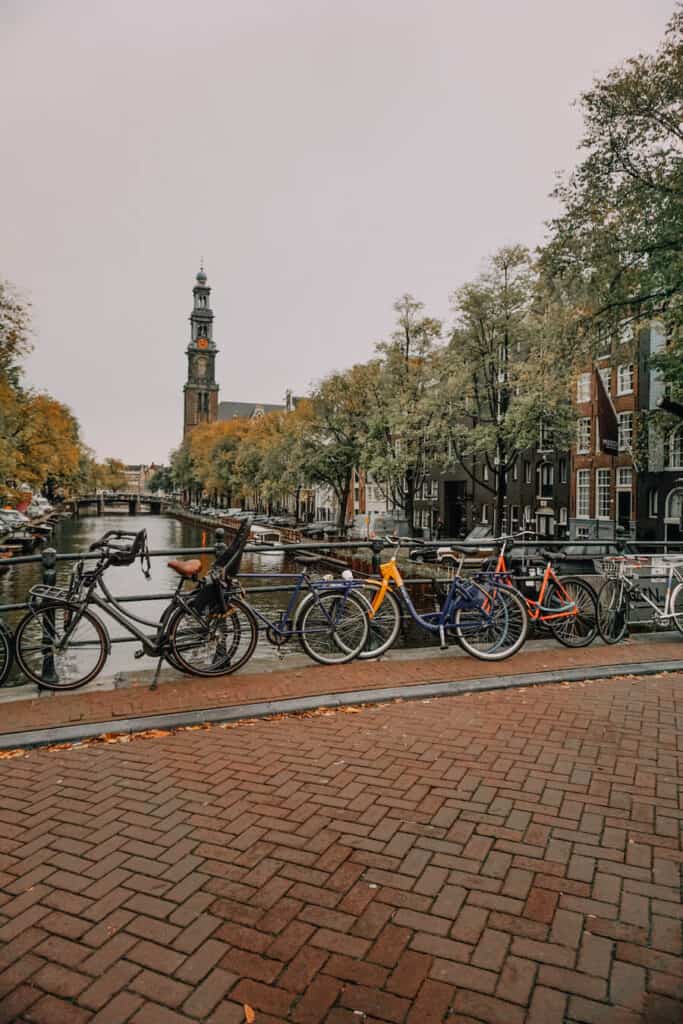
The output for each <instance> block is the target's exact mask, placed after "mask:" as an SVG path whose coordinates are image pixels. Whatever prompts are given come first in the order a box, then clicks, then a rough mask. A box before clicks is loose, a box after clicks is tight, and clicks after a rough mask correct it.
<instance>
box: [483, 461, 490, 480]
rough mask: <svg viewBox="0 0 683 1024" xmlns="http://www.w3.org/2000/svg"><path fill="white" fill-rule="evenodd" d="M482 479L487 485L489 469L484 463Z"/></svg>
mask: <svg viewBox="0 0 683 1024" xmlns="http://www.w3.org/2000/svg"><path fill="white" fill-rule="evenodd" d="M483 477H484V483H485V484H487V483H488V482H489V467H488V466H487V465H486V463H484V472H483Z"/></svg>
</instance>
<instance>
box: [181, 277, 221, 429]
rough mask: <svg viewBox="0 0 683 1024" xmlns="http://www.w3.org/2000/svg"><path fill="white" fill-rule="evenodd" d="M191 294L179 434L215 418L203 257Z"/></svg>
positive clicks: (210, 318)
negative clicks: (181, 425) (188, 339)
mask: <svg viewBox="0 0 683 1024" xmlns="http://www.w3.org/2000/svg"><path fill="white" fill-rule="evenodd" d="M192 295H193V300H194V301H193V306H192V313H191V314H190V341H189V344H188V346H187V381H186V383H185V386H184V388H183V391H184V394H185V403H184V416H183V437H186V436H187V434H188V433H189V432H190V430H192V428H193V427H196V426H197V424H198V423H213V422H214V420H216V419H217V418H218V384H217V383H216V353H217V349H216V346H215V343H214V340H213V311H212V309H211V306H210V305H209V302H210V298H211V288H210V287H209V284H208V281H207V276H206V271H205V270H204V261H203V260H202V262H201V265H200V268H199V272H198V273H197V275H196V277H195V284H194V287H193V289H192Z"/></svg>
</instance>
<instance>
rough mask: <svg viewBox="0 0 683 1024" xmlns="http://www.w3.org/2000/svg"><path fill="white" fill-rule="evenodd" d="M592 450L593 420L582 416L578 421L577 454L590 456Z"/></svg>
mask: <svg viewBox="0 0 683 1024" xmlns="http://www.w3.org/2000/svg"><path fill="white" fill-rule="evenodd" d="M590 450H591V418H590V416H581V417H580V418H579V419H578V420H577V421H576V454H577V455H588V454H589V453H590Z"/></svg>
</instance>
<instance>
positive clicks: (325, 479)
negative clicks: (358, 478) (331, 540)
mask: <svg viewBox="0 0 683 1024" xmlns="http://www.w3.org/2000/svg"><path fill="white" fill-rule="evenodd" d="M374 376H375V368H374V367H373V366H372V365H370V366H368V365H362V364H359V365H357V366H352V367H351V369H349V370H346V371H345V372H343V373H332V374H330V375H329V376H328V377H325V378H324V379H323V380H322V381H320V383H319V384H318V385H317V387H316V388H315V389H314V391H313V393H312V395H311V397H310V398H309V399H308V400H307V401H304V402H300V403H299V404H298V406H297V408H296V410H295V411H294V412H293V413H289V414H288V419H289V420H290V421H291V422H290V423H289V427H290V429H291V431H292V435H293V437H292V439H293V442H294V443H293V444H291V445H290V448H289V452H290V459H291V463H290V469H289V483H290V487H291V484H292V483H293V482H294V480H295V479H296V478H297V475H298V477H299V480H300V482H304V483H307V484H322V485H323V486H326V487H329V488H330V489H331V490H332V492H333V493H334V495H335V498H336V500H337V507H338V510H339V511H338V517H337V526H338V527H339V530H340V531H341V533H342V534H343V533H344V532H345V530H346V517H347V507H348V500H349V494H350V491H351V481H352V479H353V473H354V470H355V469H357V468H358V467H359V465H360V463H361V459H362V456H363V449H364V444H365V439H366V433H367V418H368V403H369V396H370V381H371V379H372V378H374Z"/></svg>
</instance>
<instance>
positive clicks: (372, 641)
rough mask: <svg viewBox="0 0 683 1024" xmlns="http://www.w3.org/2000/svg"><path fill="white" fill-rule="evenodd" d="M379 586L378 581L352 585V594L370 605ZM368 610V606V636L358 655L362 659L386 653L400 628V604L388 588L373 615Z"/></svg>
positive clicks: (392, 644)
mask: <svg viewBox="0 0 683 1024" xmlns="http://www.w3.org/2000/svg"><path fill="white" fill-rule="evenodd" d="M379 586H380V584H379V583H377V584H374V583H372V582H371V581H368V582H367V583H363V585H362V586H361V587H358V588H356V587H354V594H357V595H358V596H359V597H360V598H361V599H362V600H364V601H367V602H368V605H370V606H372V602H373V600H374V599H375V597H376V594H377V590H378V588H379ZM370 610H371V609H370V608H368V638H367V640H366V641H365V647H364V648H363V650H362V651H361V652H360V654H359V655H358V657H359V658H360V659H361V660H362V661H368V660H369V659H370V658H379V657H380V656H381V655H382V654H386V652H387V651H388V650H389V649H390V648H391V647H393V646H394V644H395V643H396V640H397V639H398V634H399V632H400V629H401V617H402V616H401V605H400V604H399V601H398V599H397V598H396V596H395V594H392V592H391V591H390V590H387V591H386V593H385V594H384V598H383V599H382V603H381V605H380V606H379V608H377V609H376V611H375V612H374V614H373V615H370V614H369V612H370Z"/></svg>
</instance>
